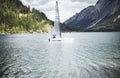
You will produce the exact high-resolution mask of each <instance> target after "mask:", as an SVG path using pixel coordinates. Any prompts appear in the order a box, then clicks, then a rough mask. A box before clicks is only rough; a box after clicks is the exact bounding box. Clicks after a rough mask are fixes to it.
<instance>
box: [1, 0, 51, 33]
mask: <svg viewBox="0 0 120 78" xmlns="http://www.w3.org/2000/svg"><path fill="white" fill-rule="evenodd" d="M49 26H52V21H50V20H49V19H47V17H46V15H45V14H44V13H43V12H40V11H38V10H36V9H34V8H33V9H32V10H30V6H25V5H23V4H22V2H21V1H20V0H0V33H28V32H30V33H32V32H48V27H49Z"/></svg>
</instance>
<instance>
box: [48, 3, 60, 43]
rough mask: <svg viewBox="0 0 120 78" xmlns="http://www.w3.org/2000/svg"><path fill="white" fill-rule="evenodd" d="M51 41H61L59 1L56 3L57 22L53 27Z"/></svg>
mask: <svg viewBox="0 0 120 78" xmlns="http://www.w3.org/2000/svg"><path fill="white" fill-rule="evenodd" d="M49 41H61V31H60V17H59V9H58V1H56V7H55V22H54V27H53V33H52V38H49Z"/></svg>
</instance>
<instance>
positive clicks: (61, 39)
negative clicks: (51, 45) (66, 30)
mask: <svg viewBox="0 0 120 78" xmlns="http://www.w3.org/2000/svg"><path fill="white" fill-rule="evenodd" d="M48 40H49V41H73V40H74V39H73V38H49V39H48Z"/></svg>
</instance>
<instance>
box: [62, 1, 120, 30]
mask: <svg viewBox="0 0 120 78" xmlns="http://www.w3.org/2000/svg"><path fill="white" fill-rule="evenodd" d="M115 14H118V15H119V14H120V0H99V1H98V2H97V3H96V5H95V6H89V7H87V8H85V9H83V10H82V11H81V12H80V13H77V14H75V15H74V16H72V17H71V18H69V19H68V20H66V21H65V22H64V24H65V25H66V26H67V27H68V28H70V29H74V30H80V29H81V30H82V29H86V28H89V27H92V26H94V25H96V24H97V23H99V22H100V21H103V20H105V19H106V18H108V17H110V16H112V15H115Z"/></svg>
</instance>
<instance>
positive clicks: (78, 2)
mask: <svg viewBox="0 0 120 78" xmlns="http://www.w3.org/2000/svg"><path fill="white" fill-rule="evenodd" d="M21 1H22V2H23V4H24V5H30V7H31V8H36V9H37V10H40V11H42V12H44V13H45V14H46V16H47V17H48V19H51V20H53V21H54V18H55V1H56V0H21ZM57 1H58V3H59V13H60V21H61V22H64V21H65V20H67V19H68V18H70V17H71V16H73V15H74V14H76V13H78V12H80V11H81V10H82V9H84V8H86V7H88V6H89V5H95V3H96V2H97V0H57Z"/></svg>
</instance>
